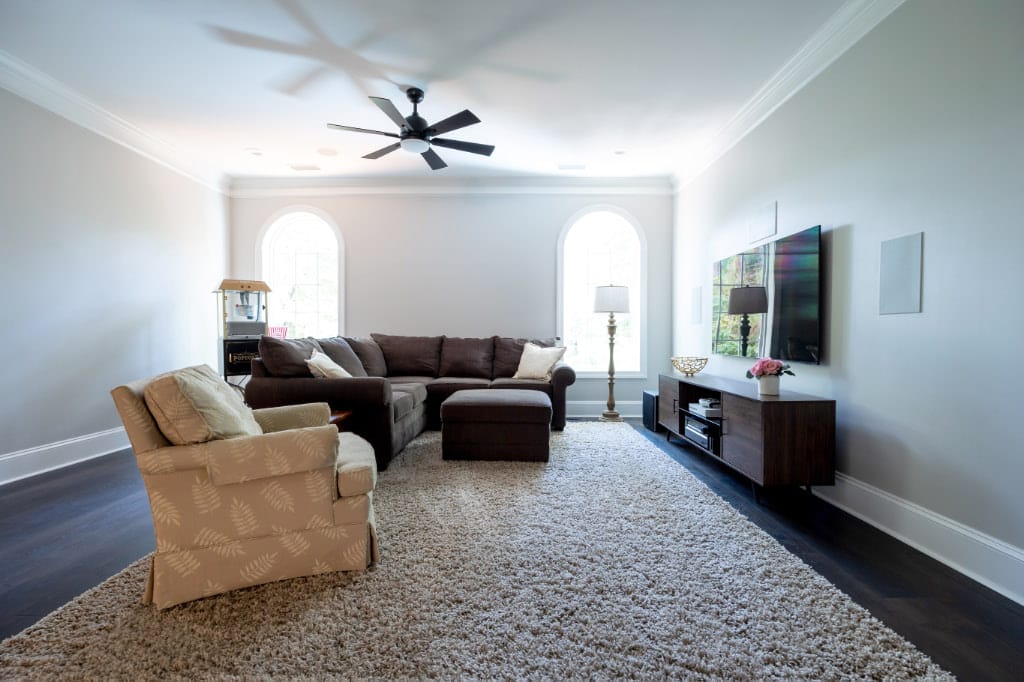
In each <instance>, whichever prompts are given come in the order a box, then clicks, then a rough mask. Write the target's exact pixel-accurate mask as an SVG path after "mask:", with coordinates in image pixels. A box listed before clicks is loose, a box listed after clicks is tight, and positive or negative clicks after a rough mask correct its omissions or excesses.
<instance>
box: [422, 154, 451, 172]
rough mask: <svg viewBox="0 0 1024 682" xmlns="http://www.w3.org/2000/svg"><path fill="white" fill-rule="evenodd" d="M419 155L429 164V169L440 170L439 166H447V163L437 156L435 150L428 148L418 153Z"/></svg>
mask: <svg viewBox="0 0 1024 682" xmlns="http://www.w3.org/2000/svg"><path fill="white" fill-rule="evenodd" d="M420 156H422V157H423V158H424V160H425V161H426V162H427V164H428V165H429V166H430V169H431V170H440V169H441V168H447V167H448V164H447V163H445V162H444V159H442V158H441V157H440V156H438V155H437V152H435V151H434V150H433V149H428V150H427V151H425V152H423V153H422V154H420Z"/></svg>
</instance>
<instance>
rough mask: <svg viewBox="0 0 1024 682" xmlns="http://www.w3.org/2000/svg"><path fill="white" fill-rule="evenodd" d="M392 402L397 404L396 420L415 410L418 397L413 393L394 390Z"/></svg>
mask: <svg viewBox="0 0 1024 682" xmlns="http://www.w3.org/2000/svg"><path fill="white" fill-rule="evenodd" d="M391 402H392V403H394V405H395V421H398V420H399V419H401V418H402V417H404V416H405V415H407V414H409V413H410V412H412V411H413V408H415V407H416V398H415V397H413V395H412V394H411V393H404V392H402V391H392V393H391Z"/></svg>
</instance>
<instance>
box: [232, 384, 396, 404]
mask: <svg viewBox="0 0 1024 682" xmlns="http://www.w3.org/2000/svg"><path fill="white" fill-rule="evenodd" d="M245 401H246V402H247V403H248V404H249V405H250V406H251V407H254V408H259V407H277V406H279V405H298V404H301V403H327V404H329V405H330V406H331V409H333V410H354V409H358V408H360V407H383V406H385V405H390V404H391V384H390V383H389V382H388V380H387V379H385V378H384V377H351V378H345V379H306V378H302V377H288V378H283V377H253V378H251V379H250V380H249V383H247V384H246V385H245Z"/></svg>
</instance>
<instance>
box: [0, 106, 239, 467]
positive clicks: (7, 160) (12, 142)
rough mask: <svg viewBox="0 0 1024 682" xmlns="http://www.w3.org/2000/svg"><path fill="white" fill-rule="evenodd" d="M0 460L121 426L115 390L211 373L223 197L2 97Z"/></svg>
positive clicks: (222, 253)
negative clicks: (178, 371) (157, 377)
mask: <svg viewBox="0 0 1024 682" xmlns="http://www.w3.org/2000/svg"><path fill="white" fill-rule="evenodd" d="M0 121H3V125H2V126H0V159H2V160H3V163H2V164H0V207H2V211H0V240H2V245H0V291H2V292H3V306H2V307H3V314H2V317H3V342H2V343H3V357H4V361H3V369H2V376H3V387H4V389H3V391H0V454H3V453H12V452H16V451H19V450H24V449H27V448H34V447H36V446H40V445H44V444H49V443H54V442H56V441H61V440H64V439H69V438H77V437H80V436H83V435H86V434H91V433H95V432H98V431H103V430H106V429H111V428H114V427H118V426H120V421H119V420H118V418H117V416H116V412H115V410H114V407H113V403H112V402H111V399H110V394H109V391H110V389H111V388H113V387H114V386H116V385H118V384H120V383H123V382H125V381H129V380H132V379H139V378H143V377H146V376H151V375H153V374H156V373H158V372H161V371H164V370H168V369H172V368H174V367H178V366H183V365H187V364H192V363H199V362H208V363H211V364H213V365H214V366H216V360H217V356H216V339H217V332H216V326H215V325H216V317H215V310H214V301H213V296H212V295H211V294H210V291H211V290H212V289H214V288H215V287H216V285H217V284H218V283H219V282H220V279H221V278H222V277H223V276H224V275H225V270H226V256H227V241H226V240H227V202H226V200H225V198H224V197H223V195H221V194H219V193H216V192H213V191H211V190H209V189H207V188H204V187H202V186H201V185H198V184H197V183H195V182H193V181H191V180H188V179H186V178H184V177H182V176H181V175H178V174H176V173H174V172H172V171H171V170H168V169H167V168H165V167H163V166H160V165H158V164H156V163H154V162H152V161H149V160H147V159H145V158H143V157H141V156H139V155H137V154H135V153H134V152H131V151H129V150H128V149H126V148H124V147H122V146H120V145H117V144H115V143H113V142H111V141H109V140H107V139H105V138H102V137H100V136H98V135H96V134H94V133H92V132H89V131H87V130H85V129H83V128H80V127H78V126H76V125H74V124H72V123H70V122H68V121H66V120H65V119H63V118H60V117H58V116H56V115H54V114H52V113H50V112H48V111H46V110H44V109H41V108H39V107H37V106H35V105H33V104H31V103H29V102H27V101H26V100H23V99H21V98H19V97H17V96H15V95H13V94H11V93H9V92H7V91H6V90H0Z"/></svg>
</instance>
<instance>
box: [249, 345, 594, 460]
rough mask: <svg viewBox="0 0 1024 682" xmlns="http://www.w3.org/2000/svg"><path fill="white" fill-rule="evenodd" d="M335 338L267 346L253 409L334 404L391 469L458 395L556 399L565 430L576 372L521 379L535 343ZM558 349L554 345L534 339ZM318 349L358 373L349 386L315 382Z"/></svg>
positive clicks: (257, 363) (556, 418)
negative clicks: (312, 360) (531, 394)
mask: <svg viewBox="0 0 1024 682" xmlns="http://www.w3.org/2000/svg"><path fill="white" fill-rule="evenodd" d="M371 337H372V338H368V339H359V338H350V337H334V338H330V339H294V340H288V341H281V340H277V339H272V338H270V337H263V339H261V340H260V357H259V358H258V359H256V360H253V361H252V378H251V379H250V380H249V383H248V384H247V385H246V387H245V399H246V402H247V403H248V404H249V406H250V407H253V408H262V407H276V406H279V405H294V404H300V403H309V402H326V403H328V404H329V405H330V406H331V409H332V410H351V411H352V415H351V416H350V417H349V418H348V419H347V420H346V421H345V429H346V430H347V431H351V432H353V433H356V434H358V435H360V436H362V437H363V438H365V439H366V440H368V441H369V442H370V444H371V445H373V449H374V452H375V454H376V457H377V466H378V468H379V469H381V470H383V469H385V468H386V467H387V465H388V463H389V462H390V461H391V459H392V457H394V456H395V455H396V454H397V453H399V452H401V450H402V448H404V447H405V445H406V444H407V443H408V442H409V441H411V440H412V439H413V438H415V437H416V436H417V435H419V434H420V433H421V432H422V431H423V430H424V429H437V428H440V425H441V417H440V411H441V403H442V402H444V400H445V399H446V398H448V396H450V395H451V394H452V393H454V392H455V391H458V390H461V389H479V388H494V389H502V388H519V389H532V390H538V391H544V392H545V393H546V394H547V395H548V396H549V397H550V398H551V406H552V417H551V428H552V429H555V430H562V429H563V428H565V391H566V388H567V387H569V386H571V385H572V384H573V383H574V382H575V381H576V372H575V371H573V369H572V368H571V367H569V366H568V365H566V364H565V363H562V362H560V363H558V364H557V365H555V367H554V369H553V370H552V373H551V379H550V381H534V380H524V379H513V378H512V376H513V375H514V374H515V373H516V370H517V368H518V367H519V358H520V356H521V355H522V352H523V345H524V344H525V343H526V341H527V340H528V339H513V338H508V337H498V336H491V337H483V338H454V337H447V336H394V335H389V334H372V335H371ZM533 342H534V343H537V344H538V345H545V346H551V345H555V344H554V339H533ZM314 348H316V349H319V350H321V351H322V352H324V353H325V354H327V355H328V356H330V357H331V359H332V360H334V362H336V363H337V364H339V365H341V366H342V367H343V368H344V369H345V370H346V371H348V372H349V373H350V374H352V377H351V378H344V379H322V378H320V379H316V378H313V376H312V374H310V372H309V370H308V369H307V367H306V365H305V361H304V359H305V358H308V357H309V355H310V354H311V353H312V350H313V349H314Z"/></svg>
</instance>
